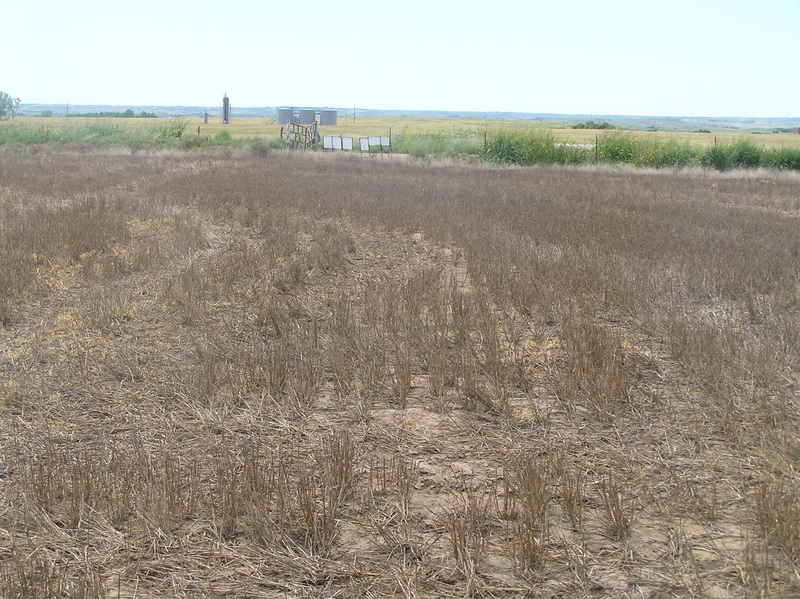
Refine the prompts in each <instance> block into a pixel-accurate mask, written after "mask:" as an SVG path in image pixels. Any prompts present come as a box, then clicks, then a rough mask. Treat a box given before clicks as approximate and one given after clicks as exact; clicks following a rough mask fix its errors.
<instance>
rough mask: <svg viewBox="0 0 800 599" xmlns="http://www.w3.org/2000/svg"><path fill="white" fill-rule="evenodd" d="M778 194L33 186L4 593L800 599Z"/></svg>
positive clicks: (172, 180) (796, 277)
mask: <svg viewBox="0 0 800 599" xmlns="http://www.w3.org/2000/svg"><path fill="white" fill-rule="evenodd" d="M752 179H753V176H751V175H748V174H747V173H739V174H728V175H726V176H724V177H721V176H718V175H713V174H706V173H690V172H684V173H674V172H647V173H645V172H641V171H634V170H591V169H579V170H566V169H545V168H540V169H496V168H485V167H467V166H458V165H438V166H437V165H418V164H414V163H410V162H393V161H389V160H383V161H381V160H352V159H326V160H316V159H315V160H310V159H307V158H304V157H297V156H283V155H280V156H275V155H270V156H267V157H265V158H261V157H254V156H246V155H236V156H227V155H215V154H213V153H209V154H202V155H190V154H163V155H145V154H142V153H140V154H137V155H135V156H124V155H68V154H55V155H51V156H12V155H5V156H3V157H2V161H0V208H2V214H3V216H2V219H0V320H2V327H1V328H0V596H3V597H36V598H48V599H49V598H55V597H140V598H145V597H165V596H174V597H275V596H279V597H280V596H282V597H333V596H337V597H390V596H394V597H461V596H482V597H527V596H531V597H553V596H562V597H601V596H602V597H606V596H608V597H653V598H655V597H693V596H701V597H741V596H763V597H767V596H769V597H791V596H797V594H798V593H800V524H798V522H799V521H800V478H799V476H798V465H799V460H800V438H799V437H798V432H799V431H798V401H799V400H800V392H799V391H798V385H800V378H798V368H799V367H800V317H799V316H798V308H800V226H799V225H800V221H799V220H798V218H799V216H800V213H799V212H798V208H799V207H800V181H798V180H797V179H796V178H790V177H785V178H784V177H781V176H779V175H775V176H774V177H773V179H774V181H772V180H771V182H770V183H771V184H770V185H763V184H760V183H762V182H760V181H759V180H758V179H757V178H756V179H755V180H752ZM754 183H755V184H754Z"/></svg>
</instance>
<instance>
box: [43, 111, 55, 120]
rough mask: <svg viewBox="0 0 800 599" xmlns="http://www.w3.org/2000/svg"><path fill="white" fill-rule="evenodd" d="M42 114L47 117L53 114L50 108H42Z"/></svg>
mask: <svg viewBox="0 0 800 599" xmlns="http://www.w3.org/2000/svg"><path fill="white" fill-rule="evenodd" d="M42 116H43V117H48V118H49V117H51V116H53V111H52V110H42Z"/></svg>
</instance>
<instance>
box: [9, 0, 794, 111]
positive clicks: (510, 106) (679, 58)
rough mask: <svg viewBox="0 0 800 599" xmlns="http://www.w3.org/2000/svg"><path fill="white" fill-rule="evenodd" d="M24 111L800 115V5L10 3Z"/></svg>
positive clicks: (609, 1)
mask: <svg viewBox="0 0 800 599" xmlns="http://www.w3.org/2000/svg"><path fill="white" fill-rule="evenodd" d="M0 56H1V57H2V59H0V90H2V91H6V92H8V93H10V94H12V95H14V96H19V97H20V98H21V99H22V102H23V103H26V102H29V103H65V102H69V103H70V104H113V105H120V104H123V105H124V104H128V105H166V106H176V105H184V106H190V105H197V106H210V107H217V106H220V105H221V102H222V95H223V93H225V92H227V94H228V95H229V96H230V98H231V104H232V106H233V107H234V110H235V108H236V106H242V107H244V106H276V105H290V106H315V107H326V106H329V107H350V106H353V105H354V104H356V105H358V106H359V107H364V108H396V109H419V110H421V109H436V110H479V111H523V112H549V113H572V114H588V113H593V114H616V115H623V114H629V115H658V116H765V117H766V116H772V117H776V116H788V117H798V116H800V0H758V1H756V0H724V1H723V0H663V1H650V0H550V1H549V2H540V1H537V0H527V1H526V0H458V1H455V0H448V1H443V0H394V1H391V2H387V1H384V0H339V1H335V0H334V1H331V0H327V1H323V0H301V1H299V2H289V1H286V0H284V1H282V2H273V1H270V0H244V1H236V0H232V1H231V0H218V1H216V2H211V1H209V0H129V1H127V2H115V1H109V0H57V1H56V0H29V1H27V2H25V1H22V0H4V2H3V3H2V7H0Z"/></svg>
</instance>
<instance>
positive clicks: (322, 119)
mask: <svg viewBox="0 0 800 599" xmlns="http://www.w3.org/2000/svg"><path fill="white" fill-rule="evenodd" d="M338 116H339V113H337V112H336V111H335V110H320V111H319V124H320V125H322V126H325V125H335V124H336V122H337V118H338Z"/></svg>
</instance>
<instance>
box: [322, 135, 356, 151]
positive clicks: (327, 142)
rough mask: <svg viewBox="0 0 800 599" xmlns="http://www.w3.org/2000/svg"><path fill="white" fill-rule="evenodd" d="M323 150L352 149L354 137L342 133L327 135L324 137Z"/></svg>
mask: <svg viewBox="0 0 800 599" xmlns="http://www.w3.org/2000/svg"><path fill="white" fill-rule="evenodd" d="M322 149H323V150H352V149H353V138H352V137H342V136H340V135H326V136H324V137H323V138H322Z"/></svg>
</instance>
